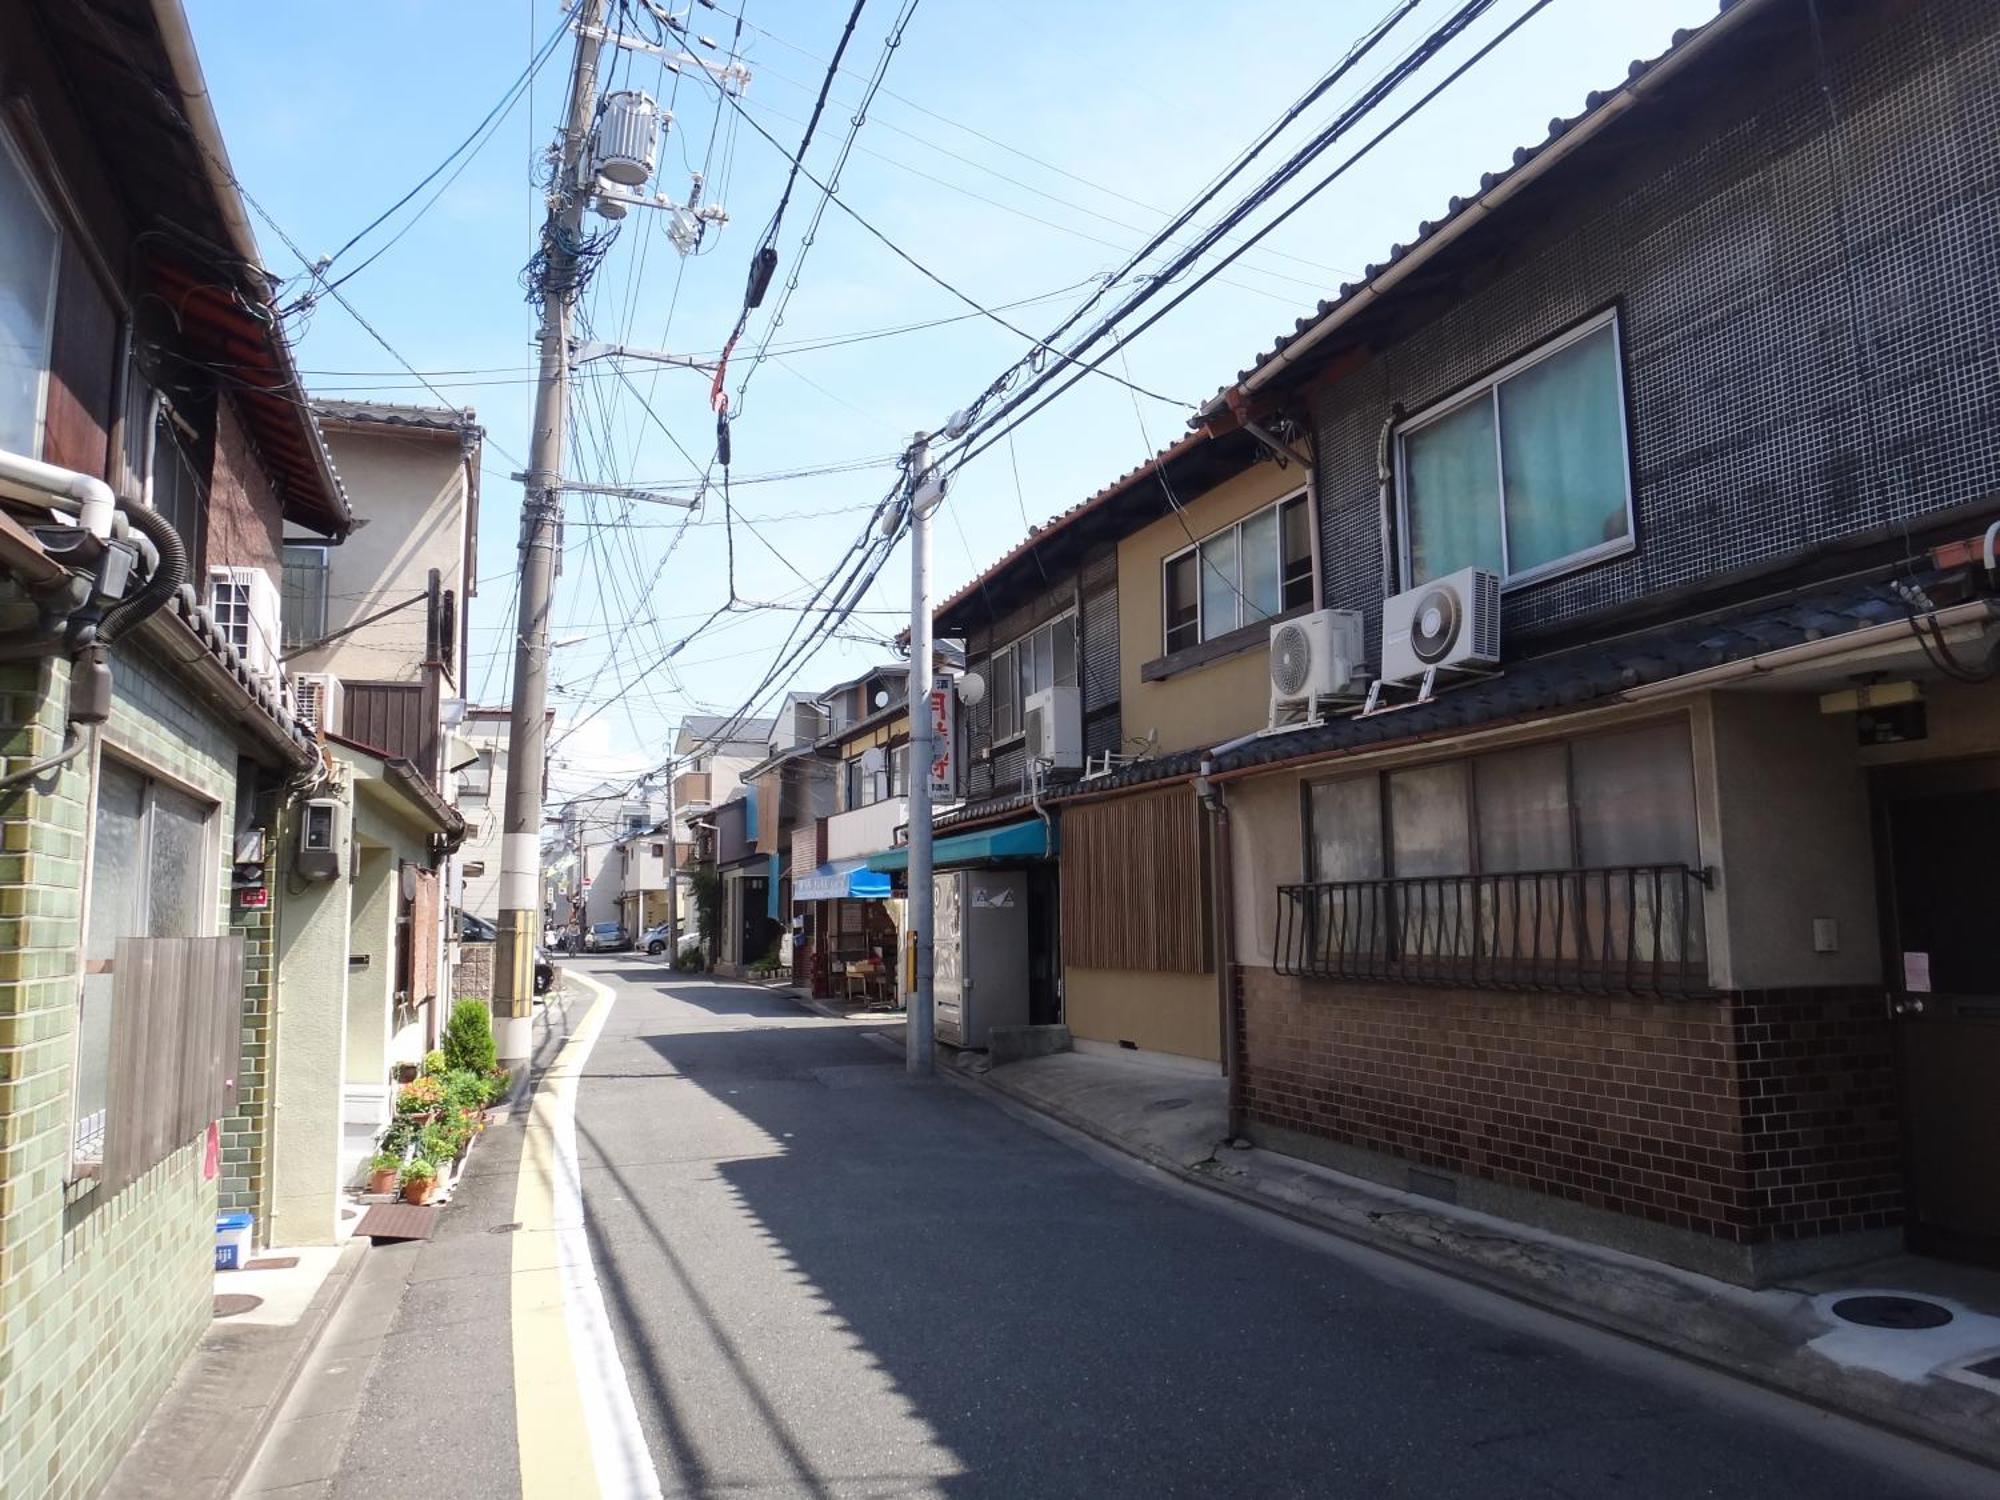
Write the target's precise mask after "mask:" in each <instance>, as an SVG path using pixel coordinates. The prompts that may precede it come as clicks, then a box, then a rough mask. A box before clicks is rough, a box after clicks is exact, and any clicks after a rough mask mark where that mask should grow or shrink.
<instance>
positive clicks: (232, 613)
mask: <svg viewBox="0 0 2000 1500" xmlns="http://www.w3.org/2000/svg"><path fill="white" fill-rule="evenodd" d="M208 612H209V614H210V615H212V616H213V617H214V619H215V623H216V626H217V628H218V629H220V630H221V632H222V637H223V639H224V640H226V641H228V642H229V644H230V645H231V646H234V647H235V648H236V654H237V655H238V656H240V657H242V658H243V664H244V666H246V667H247V668H249V670H250V672H251V674H252V675H253V676H256V677H261V678H263V679H265V680H266V681H268V682H272V683H275V682H276V681H277V679H278V658H279V655H280V647H279V642H280V641H281V640H282V639H283V636H282V631H283V624H282V622H281V620H280V616H279V608H278V585H277V584H276V583H274V582H273V581H272V579H271V575H270V574H269V573H266V572H265V571H264V570H263V569H262V568H226V567H217V568H210V569H209V570H208Z"/></svg>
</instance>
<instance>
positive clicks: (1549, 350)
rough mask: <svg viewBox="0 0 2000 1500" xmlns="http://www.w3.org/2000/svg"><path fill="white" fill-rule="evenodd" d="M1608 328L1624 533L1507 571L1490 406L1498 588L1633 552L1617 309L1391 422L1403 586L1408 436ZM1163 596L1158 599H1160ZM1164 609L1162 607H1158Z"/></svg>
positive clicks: (1407, 565) (1410, 570)
mask: <svg viewBox="0 0 2000 1500" xmlns="http://www.w3.org/2000/svg"><path fill="white" fill-rule="evenodd" d="M1606 327H1609V328H1610V329H1611V351H1612V360H1613V363H1614V364H1615V366H1616V368H1617V371H1618V392H1617V394H1618V436H1619V440H1620V443H1621V445H1622V447H1623V457H1624V460H1625V461H1624V463H1623V464H1622V465H1620V469H1619V481H1620V483H1621V484H1623V486H1624V489H1625V535H1624V536H1622V537H1617V538H1614V539H1613V540H1611V541H1608V542H1597V543H1595V544H1593V545H1591V546H1589V547H1585V548H1584V549H1582V550H1581V551H1579V552H1572V553H1570V554H1569V555H1568V556H1566V557H1558V558H1554V559H1552V560H1551V561H1549V562H1545V563H1542V564H1540V565H1538V566H1536V567H1533V568H1528V569H1526V570H1525V571H1523V572H1519V573H1513V572H1509V571H1507V510H1506V506H1507V492H1506V469H1505V467H1504V465H1503V462H1502V457H1501V452H1500V421H1499V411H1498V409H1497V408H1496V409H1495V412H1494V421H1493V466H1494V470H1495V472H1496V474H1497V475H1498V476H1499V477H1500V481H1501V483H1500V507H1501V509H1500V560H1501V570H1502V571H1501V577H1500V587H1501V588H1502V589H1503V590H1511V589H1517V588H1524V587H1526V586H1527V585H1528V584H1531V583H1540V582H1542V581H1544V580H1546V579H1550V578H1555V577H1558V576H1560V575H1561V574H1564V573H1574V572H1576V571H1577V570H1578V569H1580V568H1587V567H1590V566H1592V565H1593V564H1595V563H1600V562H1603V561H1604V560H1605V559H1606V558H1611V557H1622V556H1623V555H1625V554H1626V553H1628V552H1634V551H1636V550H1638V546H1639V518H1638V512H1637V506H1636V504H1635V503H1634V499H1633V495H1632V420H1631V413H1630V412H1629V411H1628V410H1627V409H1626V392H1625V333H1624V329H1623V328H1622V327H1621V326H1620V324H1619V321H1618V309H1617V308H1615V307H1610V308H1606V309H1605V310H1604V311H1603V312H1601V313H1598V314H1597V315H1596V316H1595V317H1592V318H1588V319H1586V320H1585V321H1583V322H1581V323H1579V324H1577V325H1576V327H1574V328H1572V329H1570V330H1568V331H1567V332H1565V333H1561V334H1558V335H1557V336H1556V337H1554V338H1553V339H1550V340H1549V341H1548V342H1547V343H1544V344H1538V345H1537V346H1536V347H1535V348H1533V349H1530V350H1529V351H1528V352H1527V353H1526V354H1523V355H1522V356H1521V357H1520V358H1518V359H1515V360H1511V361H1509V362H1508V363H1507V364H1504V365H1502V366H1501V367H1500V368H1499V369H1497V370H1494V371H1492V372H1491V373H1490V374H1486V375H1482V376H1480V377H1479V379H1477V380H1475V381H1474V382H1472V384H1470V385H1468V386H1464V387H1462V388H1461V389H1459V390H1457V391H1454V392H1453V393H1452V394H1451V395H1449V396H1446V397H1445V398H1444V399H1443V400H1441V401H1435V402H1432V403H1431V404H1430V405H1429V406H1427V407H1425V408H1424V409H1423V410H1422V411H1420V412H1417V413H1415V414H1414V415H1413V416H1410V417H1408V418H1406V419H1405V420H1404V421H1402V422H1399V423H1397V424H1396V432H1395V437H1396V532H1397V538H1396V540H1397V554H1398V556H1397V564H1398V566H1399V567H1400V568H1401V570H1402V581H1403V587H1404V588H1414V587H1416V584H1415V582H1414V579H1415V576H1416V569H1415V565H1414V563H1413V562H1412V561H1411V558H1410V490H1409V473H1410V467H1409V459H1408V456H1407V454H1406V452H1405V451H1404V450H1405V444H1406V441H1407V440H1408V438H1410V437H1411V436H1412V435H1413V434H1415V433H1418V432H1421V431H1422V430H1423V429H1424V428H1426V427H1429V426H1431V425H1432V424H1433V423H1436V422H1439V421H1441V420H1443V419H1444V418H1445V417H1448V416H1450V415H1452V413H1454V412H1457V411H1461V410H1463V409H1464V408H1465V407H1468V406H1470V405H1472V404H1473V403H1474V402H1477V401H1488V402H1492V401H1494V400H1496V394H1495V393H1496V392H1497V391H1498V390H1499V388H1500V387H1501V386H1503V385H1505V384H1506V383H1507V382H1508V381H1509V380H1510V379H1512V378H1513V377H1514V376H1516V375H1518V374H1520V373H1521V372H1522V371H1523V370H1526V369H1529V368H1530V367H1532V366H1534V365H1538V364H1540V363H1541V362H1542V361H1543V360H1546V359H1549V358H1551V357H1552V356H1554V355H1557V354H1560V353H1561V352H1562V351H1563V350H1564V349H1567V348H1568V347H1569V346H1570V345H1571V344H1575V343H1578V342H1581V341H1582V340H1584V339H1587V338H1589V337H1590V336H1591V335H1592V334H1595V333H1598V332H1601V331H1602V330H1603V329H1604V328H1606ZM1163 597H1164V596H1163ZM1163 607H1164V606H1163Z"/></svg>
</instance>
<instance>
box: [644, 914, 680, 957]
mask: <svg viewBox="0 0 2000 1500" xmlns="http://www.w3.org/2000/svg"><path fill="white" fill-rule="evenodd" d="M673 940H674V930H673V927H672V926H671V925H670V924H668V923H666V922H661V923H659V924H658V925H657V926H653V927H648V928H647V929H646V931H645V933H644V935H642V936H641V937H640V939H639V946H640V947H641V948H644V949H645V950H646V951H647V952H648V953H650V954H652V956H653V957H655V958H658V957H659V956H660V955H661V954H662V953H665V952H666V951H667V949H668V948H669V947H670V946H671V945H672V943H673Z"/></svg>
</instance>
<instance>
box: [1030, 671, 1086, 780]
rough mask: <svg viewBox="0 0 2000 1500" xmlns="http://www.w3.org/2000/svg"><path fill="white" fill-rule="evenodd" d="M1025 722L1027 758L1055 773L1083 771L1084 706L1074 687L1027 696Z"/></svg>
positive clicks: (1045, 690)
mask: <svg viewBox="0 0 2000 1500" xmlns="http://www.w3.org/2000/svg"><path fill="white" fill-rule="evenodd" d="M1027 709H1028V711H1027V713H1026V715H1025V716H1024V723H1025V725H1026V727H1027V731H1028V759H1029V760H1030V761H1040V762H1041V763H1043V764H1044V765H1046V766H1048V767H1049V768H1050V769H1052V770H1057V771H1080V770H1082V769H1083V704H1082V703H1081V701H1080V700H1079V699H1078V698H1077V693H1076V689H1075V688H1073V687H1046V688H1043V689H1042V690H1041V691H1040V692H1039V693H1030V694H1028V704H1027Z"/></svg>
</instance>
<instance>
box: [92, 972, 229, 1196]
mask: <svg viewBox="0 0 2000 1500" xmlns="http://www.w3.org/2000/svg"><path fill="white" fill-rule="evenodd" d="M113 953H114V957H113V962H112V973H113V976H114V979H113V983H114V985H115V987H116V988H115V991H114V993H115V995H116V999H115V1001H114V1003H113V1006H112V1012H111V1095H112V1097H111V1107H110V1110H109V1112H108V1114H107V1116H106V1119H105V1132H104V1167H103V1177H102V1181H101V1183H100V1190H101V1191H102V1192H104V1193H106V1194H107V1195H108V1194H110V1193H115V1192H117V1191H118V1190H119V1189H120V1188H122V1187H124V1186H126V1185H127V1184H128V1183H131V1182H133V1181H135V1180H136V1179H137V1178H138V1177H139V1176H140V1174H141V1173H143V1172H145V1171H146V1170H147V1169H148V1168H150V1167H152V1166H155V1165H156V1164H158V1163H159V1162H162V1161H165V1160H166V1159H167V1157H169V1156H171V1155H172V1154H173V1153H174V1152H176V1151H178V1150H179V1149H180V1148H181V1147H182V1146H185V1145H186V1144H187V1143H188V1142H189V1141H191V1140H193V1139H194V1138H195V1137H196V1136H198V1135H200V1134H201V1133H202V1131H204V1130H205V1129H207V1128H208V1125H209V1122H210V1121H213V1120H219V1119H221V1118H222V1117H223V1116H224V1115H226V1114H228V1113H229V1111H230V1108H231V1106H232V1104H233V1102H234V1092H235V1090H234V1082H233V1075H234V1073H235V1069H236V1058H237V1046H238V1042H239V1040H240V1032H241V1021H240V1018H239V1013H240V1011H241V1007H242V1004H243V938H242V935H241V934H232V935H231V936H229V937H209V938H120V939H119V940H118V945H117V947H116V948H115V949H114V950H113Z"/></svg>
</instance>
